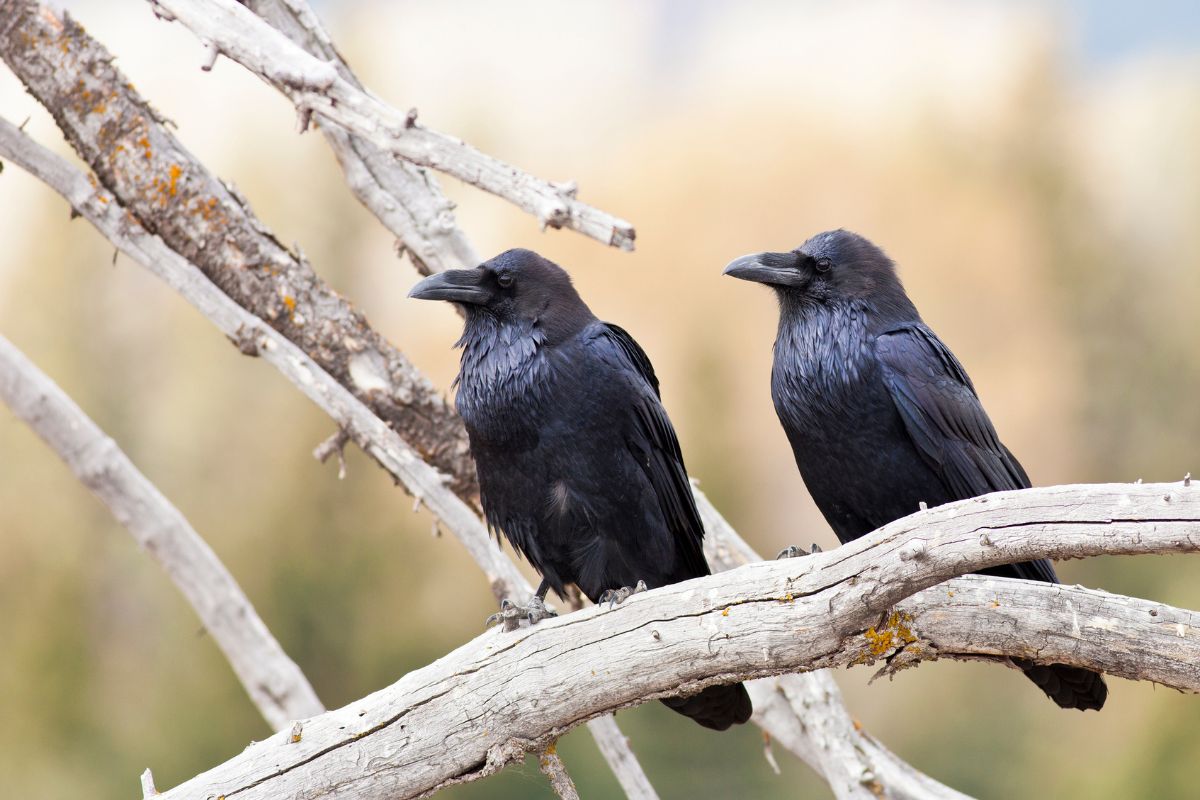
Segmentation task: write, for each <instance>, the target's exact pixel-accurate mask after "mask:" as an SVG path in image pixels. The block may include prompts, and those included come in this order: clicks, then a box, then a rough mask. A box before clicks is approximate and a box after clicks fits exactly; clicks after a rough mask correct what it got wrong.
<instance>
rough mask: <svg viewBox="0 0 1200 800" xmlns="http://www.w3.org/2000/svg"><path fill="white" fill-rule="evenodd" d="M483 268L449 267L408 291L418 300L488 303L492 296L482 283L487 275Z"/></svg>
mask: <svg viewBox="0 0 1200 800" xmlns="http://www.w3.org/2000/svg"><path fill="white" fill-rule="evenodd" d="M486 274H487V273H486V271H485V270H482V269H448V270H446V271H445V272H437V273H434V274H433V275H430V276H429V277H428V278H426V279H425V280H423V281H421V282H420V283H418V284H417V285H416V286H414V287H413V288H412V291H411V292H409V293H408V296H409V297H415V298H416V299H418V300H448V301H450V302H451V303H470V304H475V305H479V304H481V303H486V302H487V301H488V298H490V297H491V292H489V291H488V290H487V289H486V288H485V287H484V286H483V285H482V284H483V281H484V278H485V276H486Z"/></svg>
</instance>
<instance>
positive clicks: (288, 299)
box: [283, 294, 296, 321]
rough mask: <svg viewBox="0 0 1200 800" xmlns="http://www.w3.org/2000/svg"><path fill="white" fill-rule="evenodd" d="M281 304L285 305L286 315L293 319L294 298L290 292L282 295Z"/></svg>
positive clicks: (294, 309)
mask: <svg viewBox="0 0 1200 800" xmlns="http://www.w3.org/2000/svg"><path fill="white" fill-rule="evenodd" d="M283 304H284V305H285V306H287V310H288V317H290V318H291V319H292V320H293V321H295V319H296V298H294V297H292V296H291V295H290V294H285V295H284V296H283Z"/></svg>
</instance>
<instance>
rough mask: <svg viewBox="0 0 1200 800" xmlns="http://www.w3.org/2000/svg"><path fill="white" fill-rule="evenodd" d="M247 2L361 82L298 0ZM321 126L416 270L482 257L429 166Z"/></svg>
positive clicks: (362, 196)
mask: <svg viewBox="0 0 1200 800" xmlns="http://www.w3.org/2000/svg"><path fill="white" fill-rule="evenodd" d="M246 5H247V6H248V7H249V8H250V9H252V10H253V11H254V13H256V14H258V15H259V16H260V17H262V18H263V19H265V20H266V21H267V22H269V23H270V24H271V25H272V26H274V27H275V28H277V29H278V30H279V31H281V32H282V33H284V34H286V35H287V37H288V38H289V39H291V40H292V41H293V42H295V43H296V44H297V45H299V46H300V47H303V48H304V49H305V50H307V51H308V52H309V53H311V54H312V55H314V56H316V57H317V58H320V59H323V60H325V61H327V62H329V63H331V64H333V65H334V66H335V67H336V68H337V70H338V74H339V75H341V77H342V78H343V79H345V80H346V81H347V82H348V83H349V84H350V85H352V86H354V87H355V88H357V89H362V88H363V86H362V83H361V82H360V81H359V80H358V78H357V77H355V75H354V73H353V72H351V71H350V67H349V66H348V65H347V64H346V62H345V60H344V59H343V58H342V57H341V54H340V53H338V51H337V48H335V47H334V46H333V42H332V40H330V38H329V35H328V34H327V33H326V32H325V30H324V29H323V28H322V27H321V23H320V20H318V19H317V15H316V13H315V12H314V11H313V10H312V9H311V8H309V6H308V5H307V4H306V3H304V2H302V0H249V2H247V3H246ZM321 132H322V133H323V134H324V135H325V140H326V141H327V142H329V146H330V147H331V148H332V149H333V152H334V154H335V155H336V156H337V159H338V162H339V163H340V164H341V165H342V171H343V172H344V173H345V175H346V183H347V184H348V185H349V186H350V189H351V191H353V192H354V196H355V197H357V198H358V200H359V202H361V203H362V204H363V205H364V206H366V207H367V208H368V209H370V211H371V212H372V213H373V214H374V215H375V216H376V217H378V218H379V221H380V222H382V223H383V224H384V227H386V228H387V229H388V230H390V231H391V232H392V233H393V234H395V235H396V237H397V238H399V240H400V241H401V242H402V243H403V244H404V247H405V249H406V250H407V251H408V253H409V255H410V256H411V257H412V259H413V264H414V265H415V266H416V267H417V269H418V270H420V271H421V272H422V273H425V274H428V273H430V272H440V271H441V270H446V269H455V268H460V267H473V266H475V265H476V264H478V263H479V262H480V261H482V259H481V258H480V257H479V254H478V253H476V252H475V249H474V248H473V247H472V246H471V243H470V241H469V240H468V239H467V237H466V235H465V234H464V233H463V232H462V230H461V229H460V228H459V227H458V225H457V224H456V223H455V221H454V203H453V202H451V201H450V200H449V199H448V198H447V197H446V196H445V195H444V194H442V190H441V187H439V186H438V183H437V179H436V178H434V176H433V175H432V174H431V173H430V172H429V171H427V170H426V169H424V168H422V167H418V166H415V165H413V164H409V163H407V162H405V161H401V160H399V159H397V158H396V157H395V156H393V155H392V154H391V153H390V152H388V151H386V150H381V149H380V148H378V147H376V146H375V145H373V144H372V143H371V142H369V141H367V140H366V139H363V138H362V137H361V136H355V135H352V134H350V133H347V132H346V131H345V130H344V129H342V128H340V127H338V126H336V125H322V126H321Z"/></svg>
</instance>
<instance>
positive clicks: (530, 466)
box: [414, 250, 751, 730]
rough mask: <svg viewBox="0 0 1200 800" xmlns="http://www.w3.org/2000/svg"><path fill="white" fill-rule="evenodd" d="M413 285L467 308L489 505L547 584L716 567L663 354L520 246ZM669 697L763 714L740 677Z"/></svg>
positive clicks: (732, 713) (474, 429)
mask: <svg viewBox="0 0 1200 800" xmlns="http://www.w3.org/2000/svg"><path fill="white" fill-rule="evenodd" d="M431 286H432V287H433V288H432V289H431V288H430V287H431ZM423 287H424V288H423ZM414 296H418V297H431V298H433V299H450V300H453V301H455V302H460V303H461V304H462V305H463V307H464V309H465V310H466V319H467V321H466V326H465V328H464V332H463V336H462V339H461V340H460V341H459V345H460V346H462V348H463V355H462V369H461V371H460V373H459V377H458V380H457V386H458V395H457V398H456V405H457V407H458V411H459V413H460V414H461V416H462V418H463V421H464V423H465V424H466V427H467V432H468V434H469V436H470V442H471V452H472V454H473V455H474V457H475V461H476V464H477V467H478V472H479V485H480V495H481V498H482V501H483V508H484V513H485V516H486V517H487V521H488V524H489V526H491V527H492V528H493V529H494V530H497V531H499V532H500V533H502V534H503V535H504V537H505V538H506V539H507V540H508V541H509V542H510V543H511V544H512V545H513V547H514V548H516V550H517V551H518V552H520V553H521V555H523V556H524V557H525V558H526V559H528V560H529V562H530V563H531V564H532V565H533V566H534V568H535V569H537V571H538V572H539V573H540V574H541V575H542V577H543V579H544V582H545V584H548V585H549V587H550V588H553V589H554V590H555V591H556V592H557V593H558V594H559V595H563V594H564V592H565V590H566V587H567V585H569V584H572V583H573V584H576V585H577V586H578V587H579V589H580V590H581V591H582V592H583V594H585V595H586V596H587V597H588V598H589V599H590V600H592V602H598V601H599V600H600V598H601V596H602V595H603V594H604V592H605V591H607V590H616V589H620V588H621V587H632V586H634V585H636V584H637V582H638V581H639V580H641V581H645V582H646V584H647V586H649V587H650V588H655V587H658V586H663V585H666V584H669V583H675V582H677V581H682V580H687V579H689V578H695V577H700V576H703V575H707V574H709V570H708V564H707V562H706V561H705V559H704V553H703V550H702V537H703V534H704V530H703V526H702V525H701V522H700V518H699V515H698V513H697V511H696V506H695V503H694V501H693V499H692V493H691V486H690V484H689V482H688V478H687V472H686V470H685V469H684V465H683V457H682V455H681V454H680V451H679V444H678V442H677V441H676V437H675V431H674V429H673V428H672V427H671V422H670V420H669V419H668V418H667V414H666V411H665V410H664V408H663V406H662V403H661V402H660V400H659V393H658V380H657V378H656V377H655V375H654V370H653V368H652V367H651V365H650V361H649V359H648V358H647V357H646V354H645V353H644V352H643V351H642V349H641V347H639V346H638V344H637V342H635V341H634V340H633V338H632V337H631V336H630V335H629V334H628V333H626V332H625V331H624V330H622V329H621V328H619V327H617V326H616V325H610V324H607V323H604V322H601V321H599V320H598V319H596V317H595V316H593V314H592V313H591V311H590V310H589V309H588V307H587V306H586V305H585V304H584V302H583V300H582V299H581V298H580V297H579V295H578V293H577V292H576V291H575V289H574V287H573V286H572V285H571V281H570V278H569V277H568V276H567V274H566V273H565V272H564V271H563V270H562V269H561V268H559V267H558V266H557V265H555V264H553V263H551V262H549V261H547V260H545V259H543V258H542V257H540V256H538V255H537V254H536V253H533V252H530V251H528V250H510V251H507V252H505V253H502V254H501V255H499V256H497V257H496V258H493V259H492V260H491V261H488V262H486V263H485V264H483V265H482V266H480V267H479V268H478V269H476V270H454V271H452V272H450V273H442V274H441V275H438V276H434V277H432V278H430V279H427V281H425V282H423V283H422V284H420V285H418V287H417V288H416V289H414ZM664 702H665V703H666V704H667V705H668V706H669V707H671V708H673V709H675V710H677V711H679V712H680V713H682V714H685V715H687V716H689V717H691V718H693V719H694V720H696V721H697V722H698V723H700V724H701V725H704V726H705V727H709V728H714V729H716V730H723V729H725V728H728V727H729V726H730V725H731V724H734V723H740V722H745V721H746V720H747V719H748V718H749V716H750V712H751V706H750V699H749V696H748V695H747V694H746V690H745V688H744V687H743V686H742V685H741V684H734V685H731V686H713V687H709V688H708V689H706V690H704V691H703V692H701V693H699V694H696V695H693V696H692V697H687V698H672V699H669V700H666V701H664Z"/></svg>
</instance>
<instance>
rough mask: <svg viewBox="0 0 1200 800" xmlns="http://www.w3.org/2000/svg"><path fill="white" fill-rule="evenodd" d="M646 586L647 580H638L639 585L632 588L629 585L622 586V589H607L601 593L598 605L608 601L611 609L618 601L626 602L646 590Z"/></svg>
mask: <svg viewBox="0 0 1200 800" xmlns="http://www.w3.org/2000/svg"><path fill="white" fill-rule="evenodd" d="M646 588H647V587H646V582H645V581H638V582H637V586H634V587H633V588H632V589H630V588H629V587H628V586H622V587H621V588H620V589H606V590H605V592H604V594H602V595H600V602H599V603H597V605H601V606H602V605H604V604H605V603H608V607H609V609H610V610H611V609H612V608H614V607H616V605H617V603H624V602H625V601H626V600H628V599H629V598H630V597H632V596H633V595H635V594H637V593H638V592H644V591H646Z"/></svg>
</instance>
